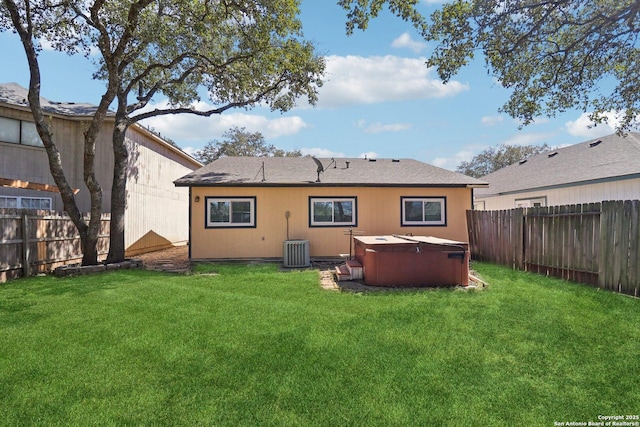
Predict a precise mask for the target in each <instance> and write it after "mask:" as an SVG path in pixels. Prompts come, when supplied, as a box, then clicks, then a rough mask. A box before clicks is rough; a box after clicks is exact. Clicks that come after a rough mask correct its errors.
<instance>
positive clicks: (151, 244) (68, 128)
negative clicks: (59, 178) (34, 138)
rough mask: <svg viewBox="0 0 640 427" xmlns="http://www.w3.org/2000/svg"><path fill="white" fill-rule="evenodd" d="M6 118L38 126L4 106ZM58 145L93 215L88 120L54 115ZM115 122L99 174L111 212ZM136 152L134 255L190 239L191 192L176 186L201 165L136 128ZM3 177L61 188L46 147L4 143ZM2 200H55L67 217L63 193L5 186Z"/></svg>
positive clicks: (102, 138)
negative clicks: (87, 171) (86, 162)
mask: <svg viewBox="0 0 640 427" xmlns="http://www.w3.org/2000/svg"><path fill="white" fill-rule="evenodd" d="M0 117H7V118H12V119H18V120H23V121H28V122H33V118H32V116H31V112H30V111H28V110H25V109H21V108H10V107H6V106H0ZM51 123H52V131H53V138H54V142H55V143H56V145H57V147H58V150H59V151H60V153H61V158H62V165H63V169H64V171H65V175H66V178H67V181H68V182H69V184H70V185H71V186H72V187H73V188H74V189H78V190H79V191H78V193H77V194H76V202H77V204H78V207H79V209H80V210H81V211H82V212H88V211H89V210H90V207H91V205H90V203H91V202H90V197H89V191H88V190H87V188H86V185H85V184H84V178H83V158H84V152H83V150H84V135H83V130H84V126H85V125H86V123H87V122H86V121H83V120H82V119H80V118H75V117H73V118H66V117H61V116H53V119H52V121H51ZM112 131H113V122H112V121H106V122H105V123H104V124H103V128H102V130H101V131H100V133H99V134H98V136H97V138H96V153H95V156H96V163H95V173H96V177H97V179H98V182H99V183H100V186H101V187H102V191H103V194H102V211H103V212H110V211H111V187H112V181H113V148H112V143H111V141H112ZM127 144H128V148H129V152H130V158H129V175H128V182H127V209H126V212H125V227H126V228H125V247H126V248H127V254H128V255H129V256H131V255H135V254H136V253H141V252H145V251H149V250H153V249H160V248H162V247H167V246H169V245H170V244H172V243H184V242H186V241H187V240H188V235H189V233H188V231H189V230H188V212H189V211H188V209H189V206H188V194H189V192H188V189H187V188H176V187H175V186H174V185H173V181H174V180H175V179H177V178H179V177H181V176H184V175H185V174H188V173H190V172H192V171H193V170H195V169H197V168H198V167H200V166H201V165H200V164H199V163H197V162H195V161H193V160H190V159H188V158H186V156H185V155H183V154H180V153H179V152H178V151H177V150H173V149H172V148H169V147H168V146H167V145H166V144H165V143H164V142H162V141H161V140H160V139H159V138H157V137H155V136H154V135H152V134H151V133H149V132H147V131H145V130H143V129H141V128H140V127H138V126H132V127H130V128H129V130H128V131H127ZM0 178H5V179H11V180H20V181H29V182H32V183H38V184H48V185H51V186H55V182H54V180H53V178H52V176H51V173H50V171H49V161H48V157H47V153H46V151H45V149H44V147H32V146H27V145H21V144H14V143H7V142H0ZM0 195H2V196H20V197H40V198H51V199H52V202H53V204H52V210H55V211H58V212H62V211H63V210H64V206H63V204H62V199H61V197H60V194H59V193H56V192H50V191H36V190H27V189H20V188H11V187H2V186H0Z"/></svg>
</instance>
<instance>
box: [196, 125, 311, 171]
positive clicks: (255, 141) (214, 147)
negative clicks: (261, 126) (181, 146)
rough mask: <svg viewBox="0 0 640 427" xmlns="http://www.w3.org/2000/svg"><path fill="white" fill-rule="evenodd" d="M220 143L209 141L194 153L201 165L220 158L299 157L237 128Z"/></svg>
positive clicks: (297, 154) (298, 153)
mask: <svg viewBox="0 0 640 427" xmlns="http://www.w3.org/2000/svg"><path fill="white" fill-rule="evenodd" d="M223 137H224V139H223V140H222V141H217V140H214V141H209V142H208V143H207V145H205V146H204V148H203V149H202V150H198V151H196V153H195V156H194V157H195V158H196V159H197V160H198V161H199V162H201V163H205V164H207V163H211V162H213V161H214V160H217V159H219V158H220V157H232V156H255V157H265V156H270V157H300V156H302V153H301V152H300V150H294V151H284V150H282V149H280V148H277V147H275V146H274V145H271V144H267V143H266V142H265V140H264V136H262V134H261V133H260V132H254V133H251V132H247V131H246V130H245V128H239V127H237V126H235V127H233V128H231V129H230V130H228V131H227V132H225V133H224V134H223Z"/></svg>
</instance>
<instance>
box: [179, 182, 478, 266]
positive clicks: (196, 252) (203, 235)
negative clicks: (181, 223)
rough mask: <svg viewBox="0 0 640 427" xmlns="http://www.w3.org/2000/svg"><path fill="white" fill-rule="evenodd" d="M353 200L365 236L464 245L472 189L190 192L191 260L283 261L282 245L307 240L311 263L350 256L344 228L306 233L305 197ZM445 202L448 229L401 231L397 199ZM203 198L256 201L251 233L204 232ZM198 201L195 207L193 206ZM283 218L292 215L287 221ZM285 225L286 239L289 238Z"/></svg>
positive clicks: (213, 189) (359, 229)
mask: <svg viewBox="0 0 640 427" xmlns="http://www.w3.org/2000/svg"><path fill="white" fill-rule="evenodd" d="M310 196H311V197H357V226H356V227H353V230H354V231H357V232H358V233H361V234H366V235H388V234H408V233H413V234H415V235H429V236H436V237H441V238H446V239H451V240H457V241H463V242H466V241H467V240H468V239H467V227H466V213H465V212H466V210H467V209H470V208H471V189H468V188H416V187H315V188H314V187H310V186H301V187H193V188H192V194H191V232H190V242H191V243H190V244H191V248H190V249H191V258H192V259H224V258H282V256H283V242H284V241H285V240H288V239H305V240H309V251H310V255H311V256H312V257H337V256H339V255H340V254H345V253H349V244H350V242H349V236H348V235H345V230H348V228H349V227H348V226H336V227H310V226H309V224H310V219H309V197H310ZM407 196H409V197H446V221H447V224H446V226H427V227H424V226H421V227H403V226H401V199H400V198H401V197H407ZM206 197H256V208H255V209H256V224H255V228H206V227H205V219H206V218H205V216H206V215H205V210H206V202H205V200H206ZM196 199H197V200H198V201H196ZM286 212H290V216H289V218H288V220H287V217H286ZM287 222H288V234H287Z"/></svg>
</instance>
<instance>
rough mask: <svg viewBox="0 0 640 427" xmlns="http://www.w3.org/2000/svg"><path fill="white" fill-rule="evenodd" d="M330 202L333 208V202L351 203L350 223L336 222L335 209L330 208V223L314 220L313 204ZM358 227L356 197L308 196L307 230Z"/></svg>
mask: <svg viewBox="0 0 640 427" xmlns="http://www.w3.org/2000/svg"><path fill="white" fill-rule="evenodd" d="M316 202H331V203H333V204H334V205H333V206H335V202H351V203H352V208H351V216H352V218H351V221H344V222H336V221H335V209H334V207H333V206H332V212H331V216H332V219H331V222H329V221H315V220H314V215H313V213H314V209H313V208H314V203H316ZM357 226H358V197H356V196H309V228H316V227H357Z"/></svg>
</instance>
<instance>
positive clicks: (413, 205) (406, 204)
mask: <svg viewBox="0 0 640 427" xmlns="http://www.w3.org/2000/svg"><path fill="white" fill-rule="evenodd" d="M400 204H401V205H402V207H401V209H402V224H401V225H402V226H403V227H411V226H425V225H427V226H428V225H447V199H446V197H401V198H400Z"/></svg>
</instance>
